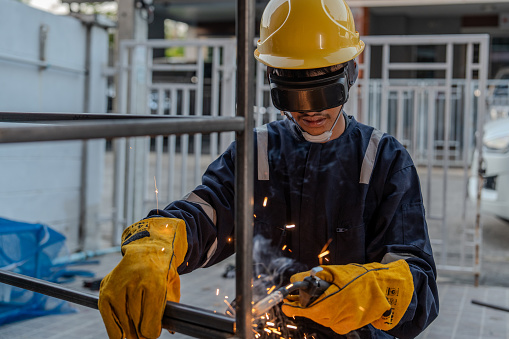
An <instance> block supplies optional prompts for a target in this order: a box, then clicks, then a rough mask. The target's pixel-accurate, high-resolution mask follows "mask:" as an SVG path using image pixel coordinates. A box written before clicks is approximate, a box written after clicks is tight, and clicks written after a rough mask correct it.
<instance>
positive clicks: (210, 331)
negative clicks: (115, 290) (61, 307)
mask: <svg viewBox="0 0 509 339" xmlns="http://www.w3.org/2000/svg"><path fill="white" fill-rule="evenodd" d="M0 283H5V284H8V285H12V286H16V287H19V288H23V289H26V290H30V291H33V292H37V293H41V294H45V295H47V296H50V297H55V298H58V299H61V300H65V301H69V302H72V303H75V304H78V305H82V306H86V307H90V308H94V309H98V306H97V305H98V304H97V302H98V300H99V298H98V297H97V296H95V295H91V294H87V293H83V292H79V291H74V290H72V289H69V288H66V287H63V286H61V285H59V284H56V283H52V282H49V281H45V280H41V279H37V278H33V277H29V276H26V275H22V274H18V273H14V272H10V271H6V270H1V269H0ZM162 327H163V328H165V329H168V330H171V331H175V332H180V333H183V334H186V335H190V336H193V337H196V338H204V339H209V338H210V339H214V338H230V337H232V336H233V334H234V333H235V321H234V319H232V318H229V317H227V316H225V315H222V314H216V313H213V312H211V311H208V310H204V309H201V308H197V307H192V306H188V305H183V304H179V303H175V302H171V301H168V302H167V303H166V309H165V310H164V315H163V319H162Z"/></svg>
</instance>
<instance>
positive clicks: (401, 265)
mask: <svg viewBox="0 0 509 339" xmlns="http://www.w3.org/2000/svg"><path fill="white" fill-rule="evenodd" d="M321 267H322V268H323V270H322V271H320V272H317V273H316V274H315V275H316V276H317V277H318V278H320V279H322V280H325V281H327V282H329V283H331V286H330V287H329V288H328V289H327V290H326V291H325V292H324V293H323V295H322V296H321V297H320V298H318V299H317V300H316V301H314V302H313V303H311V304H310V305H309V306H308V307H303V306H302V305H300V303H299V302H298V301H290V300H285V303H284V304H283V307H282V310H283V312H284V313H285V314H286V315H287V316H288V317H306V318H309V319H311V320H313V321H314V322H316V323H319V324H321V325H323V326H325V327H330V328H331V329H332V330H333V331H334V332H336V333H339V334H346V333H349V332H350V331H353V330H356V329H359V328H361V327H363V326H366V325H368V324H372V325H373V326H374V327H376V328H378V329H381V330H384V331H387V330H390V329H392V328H393V327H395V326H396V325H397V324H398V323H399V321H400V320H401V318H402V317H403V314H404V313H405V311H406V309H407V308H408V305H410V301H411V300H412V296H413V292H414V283H413V278H412V273H411V272H410V268H409V266H408V264H407V262H406V261H405V260H398V261H395V262H392V263H389V264H381V263H371V264H365V265H359V264H350V265H324V266H321ZM309 275H310V272H302V273H297V274H295V275H293V276H292V277H291V281H292V282H296V281H302V280H304V278H305V277H307V276H309Z"/></svg>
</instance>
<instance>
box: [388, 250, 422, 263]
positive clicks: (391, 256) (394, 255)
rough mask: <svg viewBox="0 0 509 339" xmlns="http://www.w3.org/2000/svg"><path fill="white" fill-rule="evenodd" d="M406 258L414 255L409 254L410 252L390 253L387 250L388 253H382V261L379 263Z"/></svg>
mask: <svg viewBox="0 0 509 339" xmlns="http://www.w3.org/2000/svg"><path fill="white" fill-rule="evenodd" d="M408 258H415V255H413V254H410V253H392V252H389V253H386V254H385V255H384V257H383V258H382V261H381V262H380V263H382V264H389V263H391V262H394V261H398V260H401V259H403V260H406V259H408Z"/></svg>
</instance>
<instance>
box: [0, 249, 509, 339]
mask: <svg viewBox="0 0 509 339" xmlns="http://www.w3.org/2000/svg"><path fill="white" fill-rule="evenodd" d="M119 258H120V256H119V255H118V254H109V255H105V256H102V257H100V258H98V259H99V260H100V264H97V265H87V266H83V267H82V268H83V269H88V270H93V271H94V272H95V273H96V276H97V277H103V276H104V275H105V274H106V273H107V272H109V270H111V268H113V267H114V266H115V265H116V263H117V262H118V260H119ZM230 263H233V258H230V259H228V260H226V261H225V262H222V263H220V264H218V265H217V266H215V267H211V268H207V269H202V270H198V271H196V272H193V273H191V274H188V275H184V276H182V277H181V279H182V300H181V302H182V303H184V304H187V305H193V306H197V307H201V308H206V309H209V310H215V311H217V312H221V313H222V312H224V310H225V309H226V304H225V300H232V299H233V297H234V296H235V286H234V284H235V280H234V279H225V278H223V277H222V274H223V273H224V271H225V269H226V266H227V265H228V264H230ZM83 280H84V279H82V278H80V279H77V280H76V281H75V282H74V283H72V284H70V285H69V286H68V287H70V288H73V289H76V290H81V291H85V292H87V293H91V294H97V292H93V291H90V290H89V289H85V288H83V287H82V282H83ZM439 290H440V303H441V305H440V306H441V307H440V315H439V317H438V319H437V320H436V321H435V322H434V323H433V324H432V325H431V326H430V327H429V328H428V329H427V330H426V331H425V332H424V333H422V334H421V335H420V336H419V337H418V338H419V339H449V338H451V339H453V338H454V339H474V338H479V339H480V338H504V339H508V338H509V313H508V312H504V311H499V310H495V309H492V308H487V307H483V306H478V305H475V304H472V302H471V301H472V300H478V301H481V302H486V303H489V304H494V305H498V306H503V307H506V308H507V307H509V288H506V287H497V286H485V285H481V286H479V287H474V286H473V284H472V283H468V282H458V281H454V280H451V279H447V278H441V279H439ZM225 298H227V299H225ZM76 309H77V310H78V312H77V313H71V314H65V315H57V316H44V317H39V318H35V319H31V320H26V321H22V322H18V323H12V324H8V325H4V326H0V338H2V339H3V338H9V339H11V338H16V339H18V338H19V339H25V338H26V339H33V338H41V339H73V338H80V339H92V338H94V339H100V338H107V336H106V331H105V329H104V325H103V323H102V320H101V317H100V315H99V312H98V311H96V310H92V309H87V308H84V307H81V306H78V307H76ZM161 338H166V339H170V338H172V339H181V338H190V337H188V336H185V335H182V334H179V333H176V334H174V335H172V334H170V333H168V332H165V331H163V333H162V335H161Z"/></svg>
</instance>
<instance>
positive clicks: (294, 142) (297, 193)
mask: <svg viewBox="0 0 509 339" xmlns="http://www.w3.org/2000/svg"><path fill="white" fill-rule="evenodd" d="M347 121H348V124H347V128H346V129H345V131H344V133H343V134H342V135H341V136H340V137H339V138H337V139H334V140H331V141H329V142H326V143H310V142H307V141H305V140H304V139H303V138H302V137H301V136H300V135H299V134H298V132H297V130H296V128H295V125H294V124H293V123H292V122H290V121H289V120H283V121H276V122H272V123H269V124H267V125H264V126H262V127H259V128H257V129H256V131H255V135H256V138H255V141H256V153H255V166H256V167H255V184H254V214H255V219H254V224H255V234H262V235H263V236H264V237H265V238H269V239H271V240H272V244H273V245H274V246H277V247H279V248H283V247H285V251H284V255H286V256H290V257H292V258H294V259H295V260H296V261H297V262H299V263H301V264H302V265H303V267H304V268H305V269H311V268H313V267H315V266H317V265H318V264H319V258H318V255H319V254H320V253H321V251H322V249H323V247H324V245H325V244H326V243H327V242H328V241H329V239H332V240H331V241H330V244H329V246H328V249H329V251H330V254H329V255H328V256H327V258H323V259H325V260H327V261H324V262H323V263H324V264H330V265H341V264H349V263H359V264H364V263H370V262H382V263H387V262H391V261H395V260H398V259H401V258H403V259H405V260H406V261H407V262H408V264H409V266H410V270H411V273H412V276H413V280H414V281H413V283H414V287H415V291H414V295H413V298H412V301H411V303H410V306H409V307H408V309H407V311H406V313H405V315H404V317H403V319H402V320H401V321H400V323H399V324H398V325H397V326H396V327H395V328H394V329H392V330H391V331H389V332H388V333H384V332H382V331H380V330H376V329H374V328H373V327H372V326H371V325H368V327H367V328H366V329H364V330H365V331H364V333H369V334H368V335H362V336H361V337H367V338H391V337H393V336H395V337H398V338H413V337H415V336H417V335H418V334H419V333H420V332H422V331H423V329H424V328H426V326H428V325H429V324H430V323H431V322H432V321H433V320H434V319H435V318H436V317H437V315H438V291H437V285H436V268H435V263H434V260H433V254H432V249H431V244H430V240H429V237H428V231H427V225H426V220H425V213H424V206H423V201H422V195H421V190H420V183H419V178H418V175H417V172H416V168H415V166H414V164H413V162H412V159H411V158H410V155H409V154H408V152H407V151H406V150H405V148H404V147H403V146H402V145H401V144H400V143H399V142H398V141H397V140H396V139H395V138H394V137H392V136H390V135H387V134H383V133H381V132H380V131H378V130H376V129H374V128H373V127H370V126H366V125H363V124H361V123H359V122H357V121H356V120H355V119H354V118H353V117H348V118H347ZM234 164H235V143H233V144H232V145H231V146H230V147H229V148H228V149H227V150H226V151H225V152H224V153H223V154H222V155H221V156H220V157H219V158H218V159H217V160H215V161H214V162H213V163H212V164H211V165H210V166H209V167H208V169H207V171H206V172H205V174H204V176H203V181H202V185H200V186H198V187H197V188H196V189H194V190H193V191H192V192H191V193H190V194H189V195H187V196H186V197H185V198H184V199H183V200H179V201H175V202H173V203H171V204H170V205H168V206H167V207H166V208H165V209H164V210H159V211H157V210H153V211H151V212H150V214H149V217H151V216H156V215H157V216H166V217H173V218H180V219H183V220H185V221H186V224H187V234H188V242H189V247H188V252H187V255H186V259H185V261H184V264H182V266H181V267H180V268H179V273H186V272H190V271H192V270H194V269H196V268H199V267H207V266H210V265H213V264H215V263H217V262H219V261H221V260H223V259H225V258H227V257H229V256H230V255H232V254H233V253H234V243H233V241H231V239H234V215H233V212H234V181H235V179H234V173H235V168H234ZM266 198H267V199H266ZM265 200H266V203H265V204H264V201H265ZM264 205H265V206H264ZM289 224H293V225H295V227H294V228H291V229H287V228H285V225H289ZM284 245H286V246H284ZM290 251H291V252H290ZM307 322H310V321H307ZM313 324H314V323H313ZM318 327H320V325H318ZM322 330H323V331H322V333H326V334H325V335H324V336H323V337H324V338H332V337H337V338H344V337H343V336H340V335H338V334H335V333H334V332H332V331H330V330H329V331H330V333H329V332H327V329H322ZM320 338H322V337H320Z"/></svg>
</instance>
